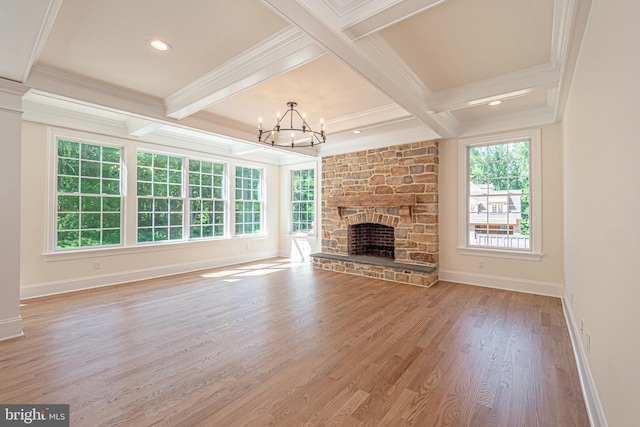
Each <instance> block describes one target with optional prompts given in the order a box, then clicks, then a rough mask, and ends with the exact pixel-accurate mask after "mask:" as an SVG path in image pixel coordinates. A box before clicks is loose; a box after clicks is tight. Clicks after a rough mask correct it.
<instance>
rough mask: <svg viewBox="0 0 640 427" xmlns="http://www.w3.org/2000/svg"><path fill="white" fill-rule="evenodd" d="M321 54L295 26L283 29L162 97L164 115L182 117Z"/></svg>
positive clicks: (323, 51)
mask: <svg viewBox="0 0 640 427" xmlns="http://www.w3.org/2000/svg"><path fill="white" fill-rule="evenodd" d="M324 53H326V51H325V50H324V49H322V47H320V46H318V45H317V44H315V43H314V41H313V40H312V39H311V38H310V37H308V36H307V35H306V34H304V33H302V32H301V31H300V30H298V29H297V28H295V27H288V28H285V29H283V30H281V31H279V32H278V33H276V34H274V35H273V36H271V37H269V38H268V39H266V40H265V41H263V42H261V43H259V44H257V45H255V46H253V47H252V48H251V49H249V50H247V51H246V52H244V53H242V54H241V55H239V56H237V57H235V58H233V59H232V60H230V61H228V62H227V63H225V64H223V65H221V66H220V67H218V68H216V69H215V70H212V71H211V72H209V73H207V74H205V75H204V76H202V77H200V78H199V79H197V80H195V81H193V82H192V83H190V84H189V85H187V86H185V87H184V88H182V89H180V90H179V91H177V92H175V93H173V94H172V95H169V96H168V97H166V98H165V99H164V103H165V105H166V115H167V117H172V118H174V119H182V118H184V117H187V116H189V115H191V114H193V113H195V112H197V111H201V110H203V109H205V108H207V107H209V106H211V105H213V104H215V103H216V102H219V101H222V100H223V99H226V98H228V97H230V96H233V95H235V94H237V93H239V92H242V91H244V90H246V89H249V88H251V87H253V86H255V85H257V84H259V83H262V82H264V81H266V80H269V79H271V78H273V77H275V76H278V75H280V74H283V73H286V72H288V71H291V70H292V69H294V68H297V67H299V66H301V65H304V64H306V63H308V62H310V61H313V60H314V59H316V58H318V57H320V56H322V55H323V54H324Z"/></svg>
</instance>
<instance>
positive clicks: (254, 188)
mask: <svg viewBox="0 0 640 427" xmlns="http://www.w3.org/2000/svg"><path fill="white" fill-rule="evenodd" d="M198 149H199V147H198V146H194V147H193V149H186V148H184V147H183V148H175V149H171V148H169V147H167V148H164V149H163V150H166V151H163V152H160V151H155V150H154V149H153V148H151V147H149V145H148V144H146V143H140V144H137V143H135V142H133V141H130V140H121V139H119V138H114V137H109V136H101V137H100V139H99V140H98V139H96V136H95V135H91V134H85V133H83V132H76V131H69V130H66V129H55V128H50V132H49V139H48V161H49V162H50V167H49V168H48V169H49V176H48V183H49V187H48V190H49V191H48V194H47V218H48V220H47V238H46V252H47V253H46V256H50V257H51V259H67V258H83V257H91V256H95V254H96V250H97V249H104V250H107V251H109V252H111V253H114V252H122V253H136V252H145V251H148V250H153V249H149V246H150V245H154V244H157V245H158V249H160V245H162V244H164V243H178V242H179V243H180V244H189V242H193V241H196V240H197V241H199V243H195V244H196V245H204V246H206V245H207V243H206V242H203V240H208V239H223V238H230V237H232V236H261V235H262V234H265V233H266V229H265V228H266V227H265V188H264V185H265V169H264V168H261V167H259V166H253V165H252V166H250V167H240V166H237V163H235V162H234V161H233V160H219V159H215V158H214V156H209V155H208V154H206V153H202V152H200V151H198ZM299 167H307V165H305V166H299ZM234 172H235V180H233V176H232V175H231V174H233V173H234ZM313 173H314V171H313V170H311V171H309V172H307V173H306V175H305V174H302V173H301V174H300V179H301V180H302V181H305V180H307V181H309V182H308V183H307V184H301V187H300V191H299V195H297V196H296V197H297V198H299V200H300V201H301V202H303V201H308V202H309V203H310V206H313V197H314V195H313V193H314V192H313V187H314V184H313ZM234 183H235V186H233V185H234ZM128 186H130V188H129V190H127V188H128ZM234 191H235V199H234V198H233V195H234ZM303 192H306V193H307V194H306V195H302V193H303ZM232 201H233V202H232ZM304 209H305V207H304V206H303V205H300V212H302V210H304ZM307 209H311V210H313V208H312V207H307ZM129 218H130V219H131V220H127V219H129ZM299 218H301V220H300V223H299V226H298V227H299V229H300V230H308V229H310V228H311V226H312V222H313V212H312V213H311V214H310V215H308V216H307V217H304V216H302V215H300V216H299Z"/></svg>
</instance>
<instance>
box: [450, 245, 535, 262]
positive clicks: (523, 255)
mask: <svg viewBox="0 0 640 427" xmlns="http://www.w3.org/2000/svg"><path fill="white" fill-rule="evenodd" d="M458 253H459V254H460V255H472V256H482V257H489V258H505V259H517V260H521V261H537V262H540V260H542V257H543V256H544V254H542V253H540V252H522V251H509V250H502V249H490V248H469V247H458Z"/></svg>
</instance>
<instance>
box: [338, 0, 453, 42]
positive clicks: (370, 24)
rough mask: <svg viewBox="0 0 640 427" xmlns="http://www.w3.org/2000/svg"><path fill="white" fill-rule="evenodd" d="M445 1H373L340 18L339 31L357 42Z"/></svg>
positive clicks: (364, 3)
mask: <svg viewBox="0 0 640 427" xmlns="http://www.w3.org/2000/svg"><path fill="white" fill-rule="evenodd" d="M444 1H445V0H404V1H397V0H374V1H367V2H363V3H362V4H361V5H360V6H358V7H357V8H355V9H354V10H352V11H350V12H349V13H346V14H344V15H343V16H341V18H340V29H341V30H342V31H343V32H344V33H345V34H346V35H347V36H349V37H350V38H351V40H357V39H359V38H361V37H364V36H367V35H369V34H373V33H375V32H378V31H380V30H382V29H383V28H386V27H388V26H390V25H393V24H395V23H398V22H400V21H402V20H404V19H407V18H409V17H411V16H413V15H415V14H417V13H420V12H422V11H425V10H427V9H429V8H431V7H433V6H436V5H438V4H440V3H442V2H444Z"/></svg>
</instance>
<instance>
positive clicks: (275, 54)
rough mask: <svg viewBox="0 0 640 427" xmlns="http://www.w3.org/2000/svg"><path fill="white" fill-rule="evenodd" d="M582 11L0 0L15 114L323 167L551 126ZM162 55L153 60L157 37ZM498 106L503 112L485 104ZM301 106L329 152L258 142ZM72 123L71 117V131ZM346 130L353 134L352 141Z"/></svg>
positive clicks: (555, 4)
mask: <svg viewBox="0 0 640 427" xmlns="http://www.w3.org/2000/svg"><path fill="white" fill-rule="evenodd" d="M590 4H591V0H536V1H531V0H482V1H480V0H403V1H398V0H371V1H363V0H342V1H341V0H234V1H222V0H216V1H212V0H182V1H180V2H176V1H175V0H136V1H133V2H132V1H129V0H111V1H108V2H105V1H100V0H30V1H28V2H24V1H16V0H0V7H2V10H3V13H2V15H0V37H2V39H3V40H10V41H11V43H3V44H2V45H1V46H0V77H1V78H5V79H9V80H14V81H18V82H21V83H24V84H26V85H27V86H29V87H32V88H33V90H32V92H31V93H29V94H28V95H27V97H26V98H25V118H27V119H30V120H39V121H43V122H47V123H54V124H55V123H56V122H59V123H58V124H63V123H67V122H68V121H69V120H70V118H69V117H70V114H69V112H73V113H74V114H81V115H82V117H84V118H85V119H88V118H89V117H91V118H92V119H91V122H92V123H94V124H95V123H98V122H100V120H102V121H103V125H104V126H102V129H105V131H106V129H108V128H110V129H111V133H116V134H122V135H124V136H128V137H132V138H142V139H145V140H147V141H154V140H158V141H161V140H163V138H190V139H194V140H198V139H200V140H201V142H202V143H204V144H212V145H215V146H218V147H219V148H220V149H222V148H221V147H226V148H225V149H226V150H227V151H229V152H230V153H231V154H233V155H236V156H243V155H249V153H253V154H255V152H256V150H259V152H260V156H261V157H262V158H264V159H267V160H268V161H272V162H274V163H290V162H294V161H296V159H298V156H297V155H298V154H302V155H305V156H317V155H322V154H325V153H337V152H347V151H353V150H355V149H363V148H367V147H375V146H381V145H385V144H386V145H390V144H397V143H400V142H408V141H411V140H417V139H430V138H439V137H442V138H449V137H460V136H468V135H474V134H479V133H487V132H494V131H502V130H507V129H513V128H516V127H518V128H521V127H533V126H540V125H545V124H549V123H554V122H557V121H559V120H561V118H562V109H563V107H564V100H565V98H566V93H567V90H568V85H569V84H570V81H571V76H572V73H573V68H574V65H575V62H576V58H577V53H578V50H579V46H580V42H581V39H582V33H583V31H584V25H585V22H586V19H587V16H588V12H589V8H590ZM156 37H158V38H162V39H164V40H166V41H167V42H169V43H170V44H171V46H172V49H171V50H169V51H168V52H158V51H155V50H153V49H152V48H151V47H150V46H149V41H150V40H151V39H153V38H156ZM493 100H502V101H503V102H502V104H500V105H498V106H495V107H494V106H489V105H488V103H489V102H491V101H493ZM288 101H296V102H297V103H298V105H299V110H300V112H303V111H304V112H306V114H307V119H308V122H309V123H310V124H311V126H312V127H314V128H317V127H318V126H319V124H318V123H319V121H320V119H321V118H322V119H324V121H325V122H326V126H327V133H328V136H327V143H326V144H324V145H321V146H318V147H316V148H313V149H310V148H308V149H299V148H296V149H295V150H293V153H291V151H292V150H290V149H289V150H287V149H284V150H274V149H272V148H271V147H270V146H265V145H257V144H258V143H257V142H256V137H257V122H258V118H259V117H262V118H263V119H264V122H265V126H266V127H269V128H270V127H271V126H272V125H273V124H275V115H276V113H277V112H281V113H283V112H284V111H285V109H286V103H287V102H288ZM65 120H66V121H65ZM354 130H361V131H362V132H361V133H360V134H354V133H353V131H354Z"/></svg>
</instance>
